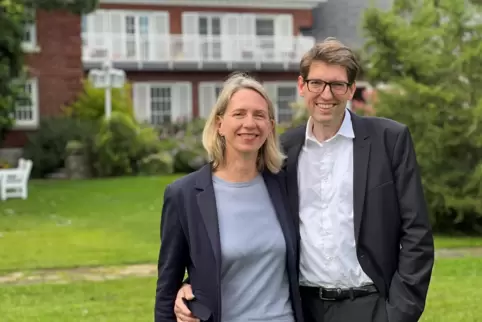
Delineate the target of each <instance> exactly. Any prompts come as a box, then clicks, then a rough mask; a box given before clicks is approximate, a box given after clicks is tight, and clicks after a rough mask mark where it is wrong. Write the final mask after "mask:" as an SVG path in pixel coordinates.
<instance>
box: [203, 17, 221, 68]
mask: <svg viewBox="0 0 482 322" xmlns="http://www.w3.org/2000/svg"><path fill="white" fill-rule="evenodd" d="M198 23H199V35H201V55H202V58H203V60H207V61H217V60H220V59H221V56H222V55H221V17H219V16H211V15H210V16H200V17H199V20H198Z"/></svg>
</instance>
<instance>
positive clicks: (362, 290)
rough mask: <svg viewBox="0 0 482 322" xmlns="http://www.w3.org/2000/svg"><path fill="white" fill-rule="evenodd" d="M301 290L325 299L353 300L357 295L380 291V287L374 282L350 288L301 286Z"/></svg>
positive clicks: (303, 292)
mask: <svg viewBox="0 0 482 322" xmlns="http://www.w3.org/2000/svg"><path fill="white" fill-rule="evenodd" d="M300 291H301V294H306V295H309V296H314V297H318V298H320V299H322V300H324V301H340V300H346V299H352V300H353V299H355V298H357V297H362V296H367V295H370V294H374V293H378V289H377V288H376V286H375V285H373V284H372V285H365V286H360V287H352V288H348V289H347V288H345V289H343V288H323V287H308V286H300Z"/></svg>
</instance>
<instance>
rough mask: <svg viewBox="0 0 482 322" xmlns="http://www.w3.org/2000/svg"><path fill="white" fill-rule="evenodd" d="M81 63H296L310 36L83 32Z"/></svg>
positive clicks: (308, 44) (305, 48)
mask: <svg viewBox="0 0 482 322" xmlns="http://www.w3.org/2000/svg"><path fill="white" fill-rule="evenodd" d="M82 37H83V61H84V63H95V62H102V61H104V60H105V59H106V57H107V56H110V58H111V59H112V60H113V61H114V62H118V63H123V62H125V63H128V62H134V63H135V62H139V63H148V62H150V63H161V62H162V63H169V64H174V63H183V62H185V63H197V64H202V63H225V64H233V63H254V64H264V63H282V64H283V63H284V64H290V63H298V62H299V61H300V59H301V57H302V55H303V54H304V53H305V52H306V51H307V50H309V49H310V48H311V46H313V44H314V38H313V37H304V36H292V37H277V36H270V37H261V36H252V37H249V36H201V35H125V34H106V33H102V34H92V33H90V34H83V35H82Z"/></svg>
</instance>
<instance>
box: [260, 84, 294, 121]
mask: <svg viewBox="0 0 482 322" xmlns="http://www.w3.org/2000/svg"><path fill="white" fill-rule="evenodd" d="M263 86H264V87H265V89H266V91H267V92H268V96H269V97H270V99H271V101H272V102H273V107H274V114H275V121H276V123H278V122H279V106H278V89H279V88H280V87H293V88H294V89H295V93H296V97H295V100H293V102H292V103H295V102H297V101H299V100H300V93H299V91H298V83H297V82H296V81H276V82H264V83H263Z"/></svg>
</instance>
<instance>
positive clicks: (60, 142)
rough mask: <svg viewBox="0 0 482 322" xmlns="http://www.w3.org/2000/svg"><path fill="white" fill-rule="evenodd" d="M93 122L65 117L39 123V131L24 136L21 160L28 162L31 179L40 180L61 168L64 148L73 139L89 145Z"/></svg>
mask: <svg viewBox="0 0 482 322" xmlns="http://www.w3.org/2000/svg"><path fill="white" fill-rule="evenodd" d="M96 132H97V123H96V122H92V121H86V120H77V119H73V118H70V117H66V116H58V117H49V118H43V119H41V120H40V125H39V129H38V130H37V131H35V132H33V133H31V134H29V135H28V138H27V143H26V145H25V147H24V151H23V157H24V158H26V159H30V160H32V162H33V164H34V166H33V168H32V176H33V177H37V178H39V177H40V178H42V177H45V176H46V175H48V174H49V173H52V172H53V171H55V170H57V169H59V168H62V167H63V166H64V162H65V157H66V150H65V149H66V146H67V143H68V142H69V141H71V140H77V141H79V142H82V143H84V144H86V145H87V146H90V144H91V141H92V137H93V135H94V134H95V133H96Z"/></svg>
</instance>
